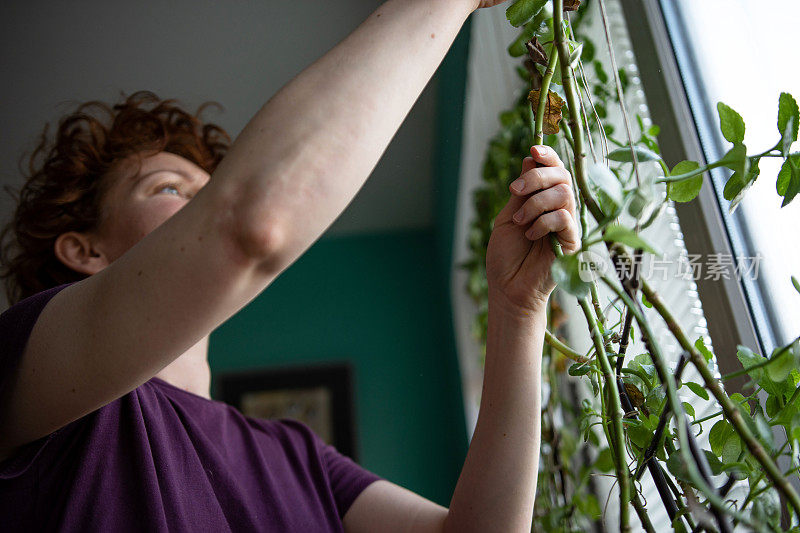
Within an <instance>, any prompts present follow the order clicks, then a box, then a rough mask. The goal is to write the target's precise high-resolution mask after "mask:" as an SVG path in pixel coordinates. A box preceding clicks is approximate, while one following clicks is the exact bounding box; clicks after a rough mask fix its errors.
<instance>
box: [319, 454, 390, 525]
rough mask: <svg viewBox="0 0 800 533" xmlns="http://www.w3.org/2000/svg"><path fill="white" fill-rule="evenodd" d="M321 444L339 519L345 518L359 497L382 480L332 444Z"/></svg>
mask: <svg viewBox="0 0 800 533" xmlns="http://www.w3.org/2000/svg"><path fill="white" fill-rule="evenodd" d="M319 443H320V444H319V453H320V456H321V457H322V460H323V463H324V464H325V466H326V468H327V472H328V478H329V479H330V482H331V489H332V491H333V497H334V499H335V500H336V508H337V509H338V511H339V517H340V518H344V515H345V513H347V510H348V509H350V506H351V505H352V504H353V502H354V501H355V500H356V498H357V497H358V495H359V494H361V493H362V492H363V491H364V489H366V488H367V487H368V486H369V485H370V484H372V483H373V482H375V481H378V480H379V479H382V478H381V477H380V476H378V475H377V474H374V473H373V472H370V471H369V470H367V469H365V468H364V467H362V466H360V465H359V464H357V463H356V462H355V461H353V460H352V459H350V458H349V457H347V456H346V455H343V454H342V453H340V452H339V450H337V449H336V448H334V447H333V446H331V445H330V444H326V443H325V442H324V441H323V440H322V439H319Z"/></svg>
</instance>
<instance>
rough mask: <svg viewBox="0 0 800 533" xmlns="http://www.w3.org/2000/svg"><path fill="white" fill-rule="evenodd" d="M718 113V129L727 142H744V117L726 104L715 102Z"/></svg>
mask: <svg viewBox="0 0 800 533" xmlns="http://www.w3.org/2000/svg"><path fill="white" fill-rule="evenodd" d="M717 113H719V129H720V130H721V131H722V135H723V136H724V137H725V139H726V140H727V141H728V142H732V143H733V144H738V143H741V142H744V119H742V116H741V115H740V114H739V113H737V112H736V111H734V110H733V108H731V107H730V106H728V105H725V104H724V103H722V102H718V103H717Z"/></svg>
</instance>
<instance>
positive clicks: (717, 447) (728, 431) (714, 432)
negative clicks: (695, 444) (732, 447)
mask: <svg viewBox="0 0 800 533" xmlns="http://www.w3.org/2000/svg"><path fill="white" fill-rule="evenodd" d="M735 434H736V430H734V429H733V426H732V425H731V423H730V422H728V421H727V420H719V421H717V423H716V424H714V425H713V426H711V431H709V432H708V443H709V444H710V445H711V451H712V452H714V455H716V456H717V457H720V456H722V450H723V448H724V447H725V442H726V441H727V440H728V437H730V436H731V435H735Z"/></svg>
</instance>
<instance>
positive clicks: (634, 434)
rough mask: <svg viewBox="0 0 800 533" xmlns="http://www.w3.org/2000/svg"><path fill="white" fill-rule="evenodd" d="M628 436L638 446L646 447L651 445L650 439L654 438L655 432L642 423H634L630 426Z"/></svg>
mask: <svg viewBox="0 0 800 533" xmlns="http://www.w3.org/2000/svg"><path fill="white" fill-rule="evenodd" d="M628 437H630V439H631V442H632V443H634V444H635V445H636V446H638V447H639V448H642V449H645V448H647V446H649V445H650V441H652V440H653V432H652V431H650V430H649V429H647V428H646V427H644V426H643V425H641V424H639V425H635V426H633V425H632V426H630V427H628Z"/></svg>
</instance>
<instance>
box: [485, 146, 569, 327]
mask: <svg viewBox="0 0 800 533" xmlns="http://www.w3.org/2000/svg"><path fill="white" fill-rule="evenodd" d="M531 155H532V156H533V157H526V158H525V160H524V161H523V162H522V173H521V175H520V177H519V179H517V180H516V181H514V182H513V183H512V184H511V186H510V190H511V198H510V199H509V200H508V203H507V204H506V205H505V207H503V209H502V210H501V211H500V213H499V214H498V215H497V218H496V219H495V222H494V229H493V230H492V235H491V237H490V239H489V247H488V249H487V252H486V277H487V281H488V283H489V292H490V295H494V296H500V297H503V299H504V300H506V301H507V302H506V303H509V304H511V306H512V308H513V309H514V310H516V311H519V312H521V313H523V314H530V312H532V311H539V310H541V309H543V308H544V304H545V303H546V302H547V298H548V297H549V296H550V293H551V292H552V291H553V288H554V287H555V284H554V283H553V280H552V279H551V277H550V266H551V264H552V262H553V259H554V258H555V255H554V254H553V251H552V249H551V247H550V239H549V237H548V235H549V234H550V233H555V234H556V236H557V237H558V240H559V241H560V242H561V245H562V247H563V250H564V253H572V252H574V251H575V250H577V249H578V248H579V246H580V237H579V233H578V226H577V223H576V222H575V196H574V194H573V191H572V184H571V178H570V174H569V172H568V171H567V170H566V169H565V168H564V164H563V163H562V162H561V160H560V159H559V157H558V154H556V153H555V151H554V150H553V149H552V148H550V147H548V146H534V147H532V148H531ZM537 163H539V164H540V165H542V166H539V167H537V166H536V164H537Z"/></svg>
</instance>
